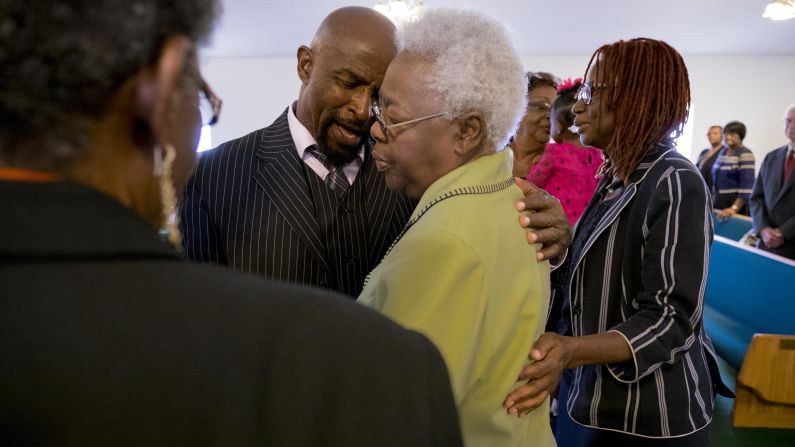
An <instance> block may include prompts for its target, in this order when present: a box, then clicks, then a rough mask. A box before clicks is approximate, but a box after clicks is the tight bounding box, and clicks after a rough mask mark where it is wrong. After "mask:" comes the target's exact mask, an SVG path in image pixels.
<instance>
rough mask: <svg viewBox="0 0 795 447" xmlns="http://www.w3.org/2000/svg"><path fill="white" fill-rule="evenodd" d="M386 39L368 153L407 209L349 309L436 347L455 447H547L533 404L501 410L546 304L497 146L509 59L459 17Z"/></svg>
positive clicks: (542, 269) (521, 88)
mask: <svg viewBox="0 0 795 447" xmlns="http://www.w3.org/2000/svg"><path fill="white" fill-rule="evenodd" d="M399 44H400V51H399V53H398V55H397V57H396V58H395V59H394V60H393V62H392V63H391V64H390V65H389V68H388V70H387V72H386V75H385V77H384V82H383V84H382V86H381V90H380V95H379V100H378V104H377V105H374V107H373V108H374V110H373V111H374V114H375V116H376V123H375V124H373V127H372V128H371V132H372V135H373V137H374V138H375V139H376V140H377V144H376V145H375V147H374V149H373V154H372V155H373V158H374V160H375V163H376V165H377V167H378V169H379V170H380V171H382V172H383V173H384V174H385V177H386V183H387V186H388V187H389V188H390V189H392V190H397V191H401V192H403V193H404V194H406V195H408V196H410V197H414V198H418V199H420V201H419V204H418V206H417V208H416V209H415V210H414V213H413V215H412V216H411V219H410V220H409V222H408V224H407V225H406V227H405V229H404V231H403V233H402V234H401V236H399V237H398V239H397V240H396V241H395V242H394V244H393V245H392V248H391V249H390V250H389V252H388V253H387V255H386V256H385V257H384V259H383V260H382V262H381V263H380V264H379V265H378V267H376V268H375V270H373V271H372V272H371V274H370V276H369V277H368V279H367V281H366V284H365V287H364V290H363V292H362V294H361V295H360V296H359V302H360V303H362V304H364V305H366V306H369V307H372V308H374V309H376V310H378V311H380V312H382V313H384V314H386V315H388V316H389V317H391V318H393V319H394V320H396V321H398V322H399V323H401V324H403V325H405V326H407V327H409V328H412V329H416V330H418V331H420V332H423V333H424V334H426V335H427V336H429V337H430V338H431V339H432V340H433V341H434V342H435V343H436V345H437V346H438V347H439V349H440V350H441V351H442V354H443V356H444V358H445V361H446V363H447V367H448V369H449V372H450V379H451V382H452V386H453V394H454V397H455V400H456V404H457V407H458V413H459V417H460V420H461V426H462V432H463V437H464V442H465V444H466V445H468V446H480V445H483V446H495V445H500V446H502V445H505V446H508V445H511V446H513V445H517V446H518V445H531V444H532V445H536V446H547V445H554V444H555V441H554V439H553V437H552V433H551V430H550V426H549V416H548V413H549V408H548V405H547V404H546V403H545V404H544V405H542V406H541V407H539V408H538V409H537V410H536V411H534V412H532V413H530V414H529V415H527V416H525V417H523V418H520V419H517V418H511V417H510V416H508V415H507V414H506V412H505V411H504V410H503V408H502V406H501V402H502V400H503V397H504V396H505V395H506V393H508V392H510V391H511V390H513V389H514V388H515V387H516V386H517V385H516V374H517V371H519V370H521V368H522V365H523V364H524V363H525V362H526V359H527V352H528V347H529V346H530V345H531V344H532V342H533V340H536V339H537V338H538V336H539V335H540V334H541V333H542V332H543V328H544V320H545V318H546V315H547V307H548V298H549V266H548V263H546V262H542V263H539V262H536V256H535V255H536V250H537V249H538V247H537V246H534V245H528V244H527V243H526V239H525V232H524V230H522V229H521V228H520V227H519V226H518V225H516V220H515V219H516V211H515V210H514V208H513V207H512V206H511V204H512V203H513V201H514V199H516V198H518V197H521V195H522V193H521V191H520V189H519V188H518V187H517V186H516V185H515V184H514V180H513V176H512V159H511V154H510V151H502V150H500V148H503V147H504V146H505V141H506V139H507V137H508V135H509V134H510V132H511V131H512V130H513V129H514V127H515V125H516V123H517V121H518V119H519V118H520V116H521V115H522V111H523V110H522V109H523V105H524V103H525V79H524V73H523V69H522V64H521V61H520V59H519V57H518V55H517V52H516V50H515V49H514V47H513V45H512V43H511V40H510V38H509V37H508V35H507V32H506V30H505V28H504V27H503V26H502V25H501V24H500V23H499V22H497V21H495V20H494V19H492V18H489V17H488V16H484V15H482V14H480V13H476V12H472V11H464V10H448V9H440V10H430V11H428V12H427V13H426V14H425V15H424V16H423V17H421V18H420V19H419V20H418V21H417V22H414V23H411V24H409V25H407V26H405V27H404V28H403V29H402V30H401V31H400V35H399Z"/></svg>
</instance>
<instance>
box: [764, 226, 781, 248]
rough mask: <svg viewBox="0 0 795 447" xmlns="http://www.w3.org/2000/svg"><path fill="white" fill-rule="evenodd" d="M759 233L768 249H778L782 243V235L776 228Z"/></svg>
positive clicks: (765, 229)
mask: <svg viewBox="0 0 795 447" xmlns="http://www.w3.org/2000/svg"><path fill="white" fill-rule="evenodd" d="M759 233H760V235H761V236H762V242H764V243H765V246H767V247H769V248H778V247H780V246H781V244H783V243H784V234H783V233H781V230H779V229H778V228H770V227H767V228H763V229H762V231H760V232H759Z"/></svg>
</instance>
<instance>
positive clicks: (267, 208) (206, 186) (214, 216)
mask: <svg viewBox="0 0 795 447" xmlns="http://www.w3.org/2000/svg"><path fill="white" fill-rule="evenodd" d="M369 153H370V148H369V147H367V148H366V150H365V160H364V163H363V164H362V167H361V171H360V172H359V174H358V176H357V182H358V181H364V182H365V185H364V186H365V188H366V190H365V195H366V198H365V201H366V212H367V221H368V229H369V231H368V232H367V234H350V235H346V243H353V244H366V246H367V248H368V250H367V253H369V256H368V260H367V262H368V266H367V267H368V268H366V269H365V270H364V272H363V273H362V274H361V275H335V274H334V271H335V269H341V268H344V266H343V265H342V264H344V260H341V259H328V258H327V255H326V249H325V247H326V241H324V240H323V237H322V233H321V231H320V228H319V224H318V221H317V217H316V216H317V215H316V213H315V209H314V206H313V204H312V194H311V192H310V189H309V185H308V182H307V180H306V177H305V172H306V169H305V167H304V162H303V161H302V160H301V159H300V158H299V157H298V153H297V151H296V147H295V143H294V142H293V139H292V136H291V134H290V126H289V124H288V122H287V110H286V109H285V112H284V113H282V114H281V115H280V116H279V117H278V118H277V119H276V121H274V122H273V124H271V125H270V126H268V127H266V128H263V129H260V130H257V131H255V132H252V133H250V134H248V135H246V136H243V137H241V138H238V139H236V140H232V141H229V142H226V143H224V144H221V145H220V146H218V147H217V148H215V149H213V150H211V151H207V152H203V153H202V154H200V157H199V160H198V164H197V168H196V172H195V174H194V176H193V178H192V179H191V180H190V181H189V183H188V185H187V187H186V189H185V193H184V194H183V197H182V201H181V204H180V214H181V223H180V225H181V228H182V231H183V233H184V248H185V254H186V255H187V257H188V258H190V259H192V260H194V261H198V262H211V263H217V264H223V265H228V266H230V267H232V268H234V269H236V270H240V271H243V272H248V273H253V274H257V275H261V276H264V277H267V278H270V279H275V280H281V281H289V282H295V283H301V284H309V285H315V286H319V287H324V288H332V289H335V290H338V291H347V293H348V294H349V295H353V296H354V297H355V296H356V295H358V292H359V291H361V287H362V285H363V283H364V276H366V275H367V273H369V271H370V270H372V268H374V267H375V266H376V265H377V264H378V262H380V260H381V258H382V256H383V254H384V252H385V251H386V249H387V248H388V247H389V245H390V243H391V242H392V241H393V240H394V238H395V237H396V236H397V235H398V234H399V233H400V231H401V229H402V228H403V225H404V224H405V223H406V221H407V220H408V218H409V216H410V215H411V212H412V211H413V209H414V206H415V204H416V203H415V202H414V201H412V200H410V199H408V198H406V197H404V196H402V195H401V194H398V193H395V192H392V191H390V190H388V189H387V187H386V183H385V182H384V178H383V175H382V174H380V173H379V172H378V171H377V170H376V169H375V167H374V163H373V162H372V160H371V157H370V156H369ZM340 276H342V277H343V278H344V279H343V280H342V282H345V284H340V281H339V280H336V278H338V277H340Z"/></svg>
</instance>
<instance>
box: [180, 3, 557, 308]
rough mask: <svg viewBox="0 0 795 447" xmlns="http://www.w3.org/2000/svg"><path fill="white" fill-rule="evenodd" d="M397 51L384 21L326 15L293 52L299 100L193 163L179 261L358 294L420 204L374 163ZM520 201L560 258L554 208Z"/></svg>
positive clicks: (359, 13)
mask: <svg viewBox="0 0 795 447" xmlns="http://www.w3.org/2000/svg"><path fill="white" fill-rule="evenodd" d="M396 52H397V46H396V43H395V26H394V25H393V24H392V22H391V21H390V20H389V19H388V18H386V17H385V16H384V15H382V14H380V13H378V12H377V11H374V10H373V9H372V8H366V7H358V6H356V7H344V8H340V9H337V10H335V11H332V12H331V13H330V14H329V15H328V16H327V17H326V18H325V19H324V20H323V22H322V23H321V24H320V26H319V27H318V29H317V32H316V33H315V36H314V38H313V39H312V43H311V44H310V45H309V46H306V45H302V46H300V47H299V48H298V50H297V52H296V72H297V75H298V80H300V83H301V87H300V90H299V92H298V97H297V100H296V101H295V102H293V103H291V104H288V105H287V106H286V107H285V109H284V112H283V113H282V114H281V115H280V116H279V117H277V118H276V120H275V121H274V122H273V124H271V125H269V126H267V127H264V128H262V129H259V130H256V131H254V132H252V133H250V134H249V135H246V136H243V137H240V138H237V139H235V140H232V141H228V142H226V143H223V144H221V145H220V146H218V147H217V148H215V149H213V150H210V151H205V152H202V154H201V155H200V157H199V161H198V167H197V169H196V173H195V175H194V176H193V178H192V179H191V180H190V182H189V183H188V186H187V188H186V189H185V194H184V196H183V198H182V205H181V207H180V209H181V213H182V219H181V227H182V230H183V232H184V233H185V244H184V245H185V254H186V255H187V257H188V258H189V259H191V260H193V261H196V262H201V263H214V264H220V265H226V266H229V267H231V268H234V269H235V270H239V271H243V272H246V273H251V274H255V275H258V276H262V277H265V278H269V279H274V280H279V281H288V282H295V283H300V284H307V285H313V286H317V287H321V288H325V289H330V290H334V291H338V292H340V293H343V294H345V295H347V296H349V297H351V299H354V298H355V297H356V296H357V295H359V293H360V292H361V290H362V284H363V283H364V279H365V277H366V276H367V273H368V272H370V271H371V270H372V269H373V268H374V267H375V266H376V265H377V264H378V262H379V261H380V260H381V258H382V257H383V256H384V253H385V252H386V250H387V249H388V248H389V245H390V244H391V243H392V241H393V240H395V238H396V237H397V236H398V234H400V232H401V230H402V229H403V227H404V226H405V224H406V222H407V221H408V219H409V216H410V215H411V211H412V210H413V209H414V207H415V205H416V200H414V199H410V198H407V197H404V196H402V195H401V194H400V193H398V192H393V191H390V190H389V189H388V188H387V187H386V184H385V182H384V176H383V174H382V173H381V172H379V171H378V169H376V166H375V164H374V162H373V157H372V156H371V149H372V144H373V142H372V140H371V138H370V135H369V130H370V126H371V125H372V124H373V118H374V117H373V116H372V114H371V113H370V106H371V105H372V102H373V100H374V99H375V98H377V97H378V90H379V88H380V86H381V81H382V80H383V78H384V73H385V72H386V69H387V66H388V65H389V62H390V61H391V60H392V58H393V57H394V56H395V54H396ZM525 172H526V171H525ZM523 174H524V173H523ZM525 205H526V208H525V209H526V210H528V211H534V212H533V213H531V214H528V215H526V216H524V217H526V218H527V219H530V220H532V221H533V225H535V229H534V230H532V231H531V232H530V233H529V234H531V235H533V237H538V238H539V239H538V241H539V242H541V243H542V244H545V247H544V248H543V249H542V250H541V251H539V255H540V256H541V257H542V258H543V257H544V256H546V257H554V256H556V255H557V254H559V253H561V252H562V251H563V250H564V249H565V247H566V246H567V244H568V237H569V230H568V225H567V221H566V216H565V214H564V213H563V210H562V208H561V207H560V205H559V204H558V203H557V201H556V200H554V199H550V198H549V196H548V195H547V194H545V193H543V191H541V190H540V189H535V190H528V192H527V196H526V200H525Z"/></svg>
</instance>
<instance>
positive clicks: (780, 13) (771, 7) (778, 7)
mask: <svg viewBox="0 0 795 447" xmlns="http://www.w3.org/2000/svg"><path fill="white" fill-rule="evenodd" d="M762 17H764V18H766V19H770V20H787V19H795V2H793V0H773V1H772V2H770V3H768V5H767V7H766V8H765V12H764V13H763V14H762Z"/></svg>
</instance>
